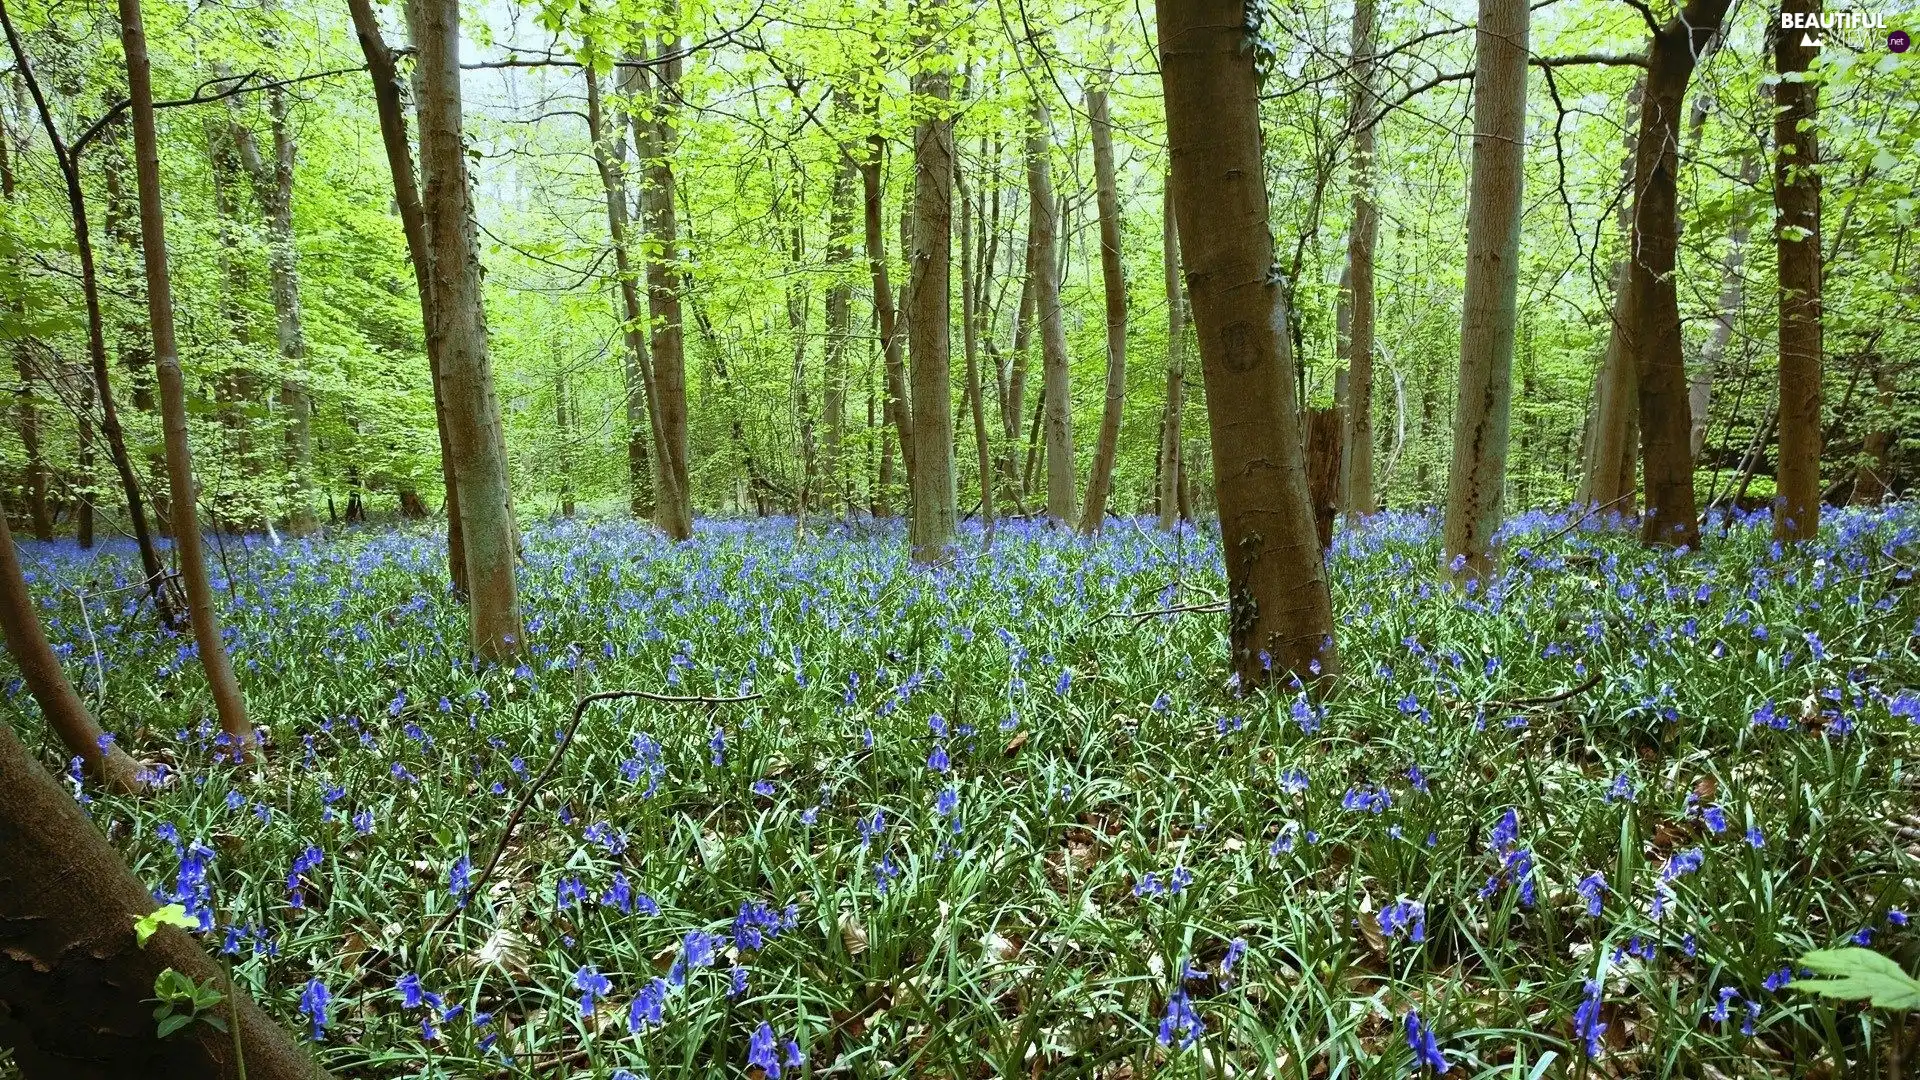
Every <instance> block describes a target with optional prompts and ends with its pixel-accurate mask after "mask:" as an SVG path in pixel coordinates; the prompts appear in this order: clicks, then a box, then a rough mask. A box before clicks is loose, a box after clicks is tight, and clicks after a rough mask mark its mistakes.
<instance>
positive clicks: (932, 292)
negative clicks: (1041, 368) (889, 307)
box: [907, 0, 956, 563]
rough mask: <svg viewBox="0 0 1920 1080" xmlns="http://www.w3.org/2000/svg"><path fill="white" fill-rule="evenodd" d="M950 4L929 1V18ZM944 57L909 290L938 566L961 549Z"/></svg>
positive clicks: (922, 167)
mask: <svg viewBox="0 0 1920 1080" xmlns="http://www.w3.org/2000/svg"><path fill="white" fill-rule="evenodd" d="M943 5H944V0H927V7H926V9H925V10H924V11H923V12H922V14H924V15H927V16H929V17H931V16H932V13H933V12H937V11H938V10H939V9H940V8H941V7H942V6H943ZM945 65H946V60H945V58H944V57H942V56H940V55H938V53H937V50H936V53H935V54H934V55H932V56H930V57H929V58H928V62H927V63H926V64H925V65H923V66H922V67H921V68H920V69H919V70H918V71H916V72H915V73H914V76H913V96H914V98H915V100H916V103H918V104H919V106H920V108H922V109H925V110H926V112H925V114H924V115H923V116H922V117H921V119H920V122H919V124H918V125H916V126H915V128H914V135H913V165H914V175H913V206H914V226H913V237H914V244H913V250H912V258H913V261H912V263H911V273H910V279H909V280H910V281H911V284H910V286H909V287H908V292H907V296H908V316H907V336H908V338H909V343H908V356H909V358H910V361H911V364H912V370H913V387H912V393H913V472H912V475H911V476H910V477H909V478H908V487H909V491H910V492H911V494H912V496H913V510H912V516H911V517H909V518H908V520H907V536H908V540H909V542H910V544H911V546H912V548H913V559H914V561H915V562H918V563H932V562H937V561H938V560H940V559H941V558H943V557H945V556H946V554H947V552H948V550H949V549H950V548H952V546H953V536H954V518H955V516H956V515H955V511H954V490H953V483H954V481H953V395H952V388H951V383H952V374H951V367H952V361H951V355H952V348H953V342H952V337H951V328H950V324H951V321H952V317H951V314H950V305H951V300H950V297H951V296H952V288H953V276H952V275H953V118H952V117H951V116H950V115H948V114H947V105H948V102H949V101H950V100H951V99H952V97H953V77H952V75H951V74H950V73H949V72H948V70H947V67H946V66H945Z"/></svg>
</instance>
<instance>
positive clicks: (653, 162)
mask: <svg viewBox="0 0 1920 1080" xmlns="http://www.w3.org/2000/svg"><path fill="white" fill-rule="evenodd" d="M664 44H665V46H666V53H667V56H668V59H666V60H665V61H663V62H662V63H661V64H660V65H659V66H658V67H657V68H655V69H653V72H652V77H653V78H654V79H655V80H657V81H656V84H655V86H654V87H653V89H654V101H653V109H654V119H653V122H652V123H651V124H649V125H647V138H646V146H645V147H644V149H643V151H642V154H641V156H642V159H643V160H644V161H645V163H646V187H645V189H644V190H643V192H642V194H641V206H642V209H643V210H644V216H645V219H646V231H647V307H648V313H649V315H650V316H651V318H652V325H653V341H652V345H653V356H652V360H653V387H654V396H655V399H656V400H657V402H658V405H657V407H656V409H655V411H656V412H657V413H658V423H657V425H656V428H655V430H657V431H658V432H659V435H658V437H657V438H656V439H655V446H657V447H659V449H660V451H661V453H660V460H661V462H662V467H661V468H660V469H659V470H657V472H658V475H659V476H660V477H661V478H663V480H664V478H666V477H671V478H672V482H671V483H670V484H669V483H665V482H663V483H661V484H660V485H659V490H658V496H657V499H656V501H657V503H658V506H659V514H660V527H661V528H662V529H663V530H665V531H666V533H667V535H668V536H671V537H673V538H674V539H675V540H690V539H692V538H693V492H692V490H691V489H690V488H689V486H688V484H689V482H690V481H689V479H688V468H687V362H686V329H685V326H684V325H683V323H682V319H681V313H680V290H679V287H678V285H679V283H678V279H677V277H676V276H675V273H676V272H675V268H674V264H675V263H676V262H677V261H678V260H679V250H680V233H679V226H678V222H677V221H676V219H675V216H674V189H673V185H674V177H673V157H672V155H673V153H674V149H675V144H674V134H673V107H672V101H673V99H674V96H675V95H676V94H677V93H678V92H679V91H678V85H679V82H680V64H681V61H680V57H679V52H680V49H679V38H678V37H677V36H675V37H672V38H671V39H669V40H667V41H665V42H664Z"/></svg>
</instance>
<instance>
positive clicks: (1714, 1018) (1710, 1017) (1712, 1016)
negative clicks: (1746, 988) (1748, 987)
mask: <svg viewBox="0 0 1920 1080" xmlns="http://www.w3.org/2000/svg"><path fill="white" fill-rule="evenodd" d="M1739 996H1740V991H1738V990H1736V989H1734V988H1733V987H1731V986H1723V987H1721V988H1720V993H1719V997H1718V1000H1716V1001H1715V1002H1714V1003H1713V1007H1712V1008H1711V1009H1709V1010H1708V1011H1707V1021H1708V1022H1709V1023H1714V1024H1724V1023H1726V1022H1727V1007H1728V1006H1729V1005H1731V1004H1733V999H1735V998H1737V997H1739Z"/></svg>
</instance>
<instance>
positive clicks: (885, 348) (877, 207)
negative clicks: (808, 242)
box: [860, 135, 913, 500]
mask: <svg viewBox="0 0 1920 1080" xmlns="http://www.w3.org/2000/svg"><path fill="white" fill-rule="evenodd" d="M886 148H887V144H886V140H885V139H882V138H881V137H880V136H878V135H874V136H871V137H869V138H868V140H867V157H866V160H864V161H862V162H861V163H860V183H861V189H862V194H863V196H864V199H865V204H864V205H865V212H866V238H867V272H868V273H870V274H871V275H872V276H873V309H874V318H875V320H876V321H877V323H878V325H879V330H880V355H881V357H882V359H883V360H884V362H885V364H886V373H887V403H886V415H887V419H888V421H889V422H891V423H892V424H893V429H894V434H895V436H896V438H897V439H898V440H899V444H900V456H901V458H902V462H903V464H904V465H905V466H906V470H907V477H908V483H909V484H911V483H912V477H913V413H912V411H911V407H910V406H909V405H908V404H907V370H906V362H905V360H904V359H903V358H902V347H903V345H904V337H903V335H902V334H901V332H900V325H899V323H900V312H899V311H898V309H896V308H895V307H894V303H893V287H892V286H891V285H889V284H888V283H887V239H886V233H885V232H884V231H883V230H882V228H881V222H882V220H883V215H884V213H885V210H886V187H885V185H884V184H883V183H882V182H881V175H880V168H881V163H882V160H883V158H884V157H885V155H886ZM889 460H890V456H888V457H883V458H882V461H881V470H880V471H881V482H880V486H881V489H882V490H883V491H884V490H885V489H886V488H887V487H888V486H889V485H890V484H891V482H892V479H893V477H892V472H893V470H892V468H891V467H890V466H889V465H888V461H889ZM882 498H883V500H884V498H885V496H884V495H883V496H882Z"/></svg>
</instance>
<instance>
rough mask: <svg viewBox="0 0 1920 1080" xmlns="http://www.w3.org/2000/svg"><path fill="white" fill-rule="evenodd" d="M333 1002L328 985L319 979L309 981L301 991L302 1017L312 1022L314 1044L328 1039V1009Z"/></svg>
mask: <svg viewBox="0 0 1920 1080" xmlns="http://www.w3.org/2000/svg"><path fill="white" fill-rule="evenodd" d="M332 1001H333V995H332V994H330V993H328V992H327V984H326V983H323V982H321V981H320V980H319V979H308V980H307V985H306V987H305V988H304V989H302V990H301V991H300V1015H302V1016H304V1017H306V1018H307V1019H308V1020H310V1021H312V1023H313V1041H314V1042H320V1041H322V1040H324V1039H325V1038H326V1037H327V1007H328V1005H329V1004H330V1003H331V1002H332Z"/></svg>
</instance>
